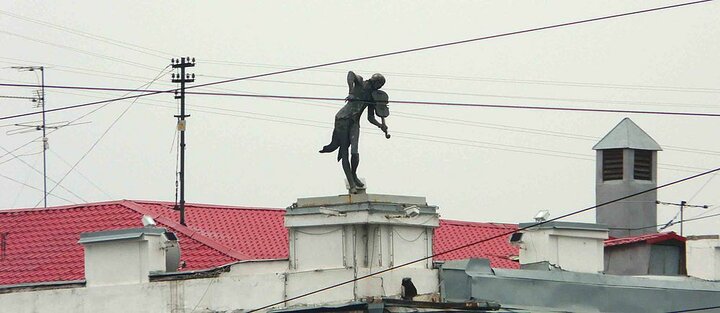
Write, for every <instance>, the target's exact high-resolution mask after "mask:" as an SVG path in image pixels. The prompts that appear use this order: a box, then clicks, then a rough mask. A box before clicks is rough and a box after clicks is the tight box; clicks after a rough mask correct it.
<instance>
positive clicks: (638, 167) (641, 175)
mask: <svg viewBox="0 0 720 313" xmlns="http://www.w3.org/2000/svg"><path fill="white" fill-rule="evenodd" d="M634 173H635V175H634V177H635V179H636V180H652V151H650V150H635V170H634Z"/></svg>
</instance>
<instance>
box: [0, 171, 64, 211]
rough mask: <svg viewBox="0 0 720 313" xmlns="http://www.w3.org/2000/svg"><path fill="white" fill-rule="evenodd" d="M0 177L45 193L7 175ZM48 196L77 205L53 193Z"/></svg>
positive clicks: (0, 175)
mask: <svg viewBox="0 0 720 313" xmlns="http://www.w3.org/2000/svg"><path fill="white" fill-rule="evenodd" d="M0 177H2V178H5V179H7V180H9V181H12V182H16V183H18V184H20V185H23V186H25V187H28V188H30V189H33V190H37V191H39V192H42V193H44V191H43V190H42V189H40V188H37V187H35V186H32V185H29V184H26V183H23V182H21V181H19V180H17V179H15V178H12V177H9V176H5V175H3V174H0ZM48 196H52V197H55V198H58V199H60V200H63V201H66V202H67V203H70V204H75V202H72V201H70V200H68V199H65V198H63V197H60V196H58V195H55V194H52V193H49V192H48ZM36 206H37V205H36Z"/></svg>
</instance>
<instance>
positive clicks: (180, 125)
mask: <svg viewBox="0 0 720 313" xmlns="http://www.w3.org/2000/svg"><path fill="white" fill-rule="evenodd" d="M171 65H172V67H173V68H176V69H177V68H179V69H180V74H177V73H173V74H172V82H173V83H180V93H178V91H177V90H176V91H175V99H180V115H175V117H176V118H177V119H178V122H177V130H178V131H179V132H180V171H179V172H178V176H180V203H179V207H178V209H179V210H180V224H181V225H185V118H186V117H190V115H186V114H185V83H192V82H194V81H195V74H192V75H190V74H188V73H185V69H186V68H188V67H194V66H195V58H192V59H190V57H182V58H180V59H172V60H171Z"/></svg>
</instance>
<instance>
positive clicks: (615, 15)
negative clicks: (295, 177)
mask: <svg viewBox="0 0 720 313" xmlns="http://www.w3.org/2000/svg"><path fill="white" fill-rule="evenodd" d="M710 1H713V0H700V1H692V2H685V3H679V4H673V5H668V6H662V7H655V8H650V9H644V10H638V11H631V12H625V13H620V14H613V15H606V16H601V17H595V18H589V19H583V20H578V21H573V22H566V23H560V24H553V25H548V26H542V27H535V28H529V29H524V30H519V31H513V32H507V33H501V34H496V35H490V36H483V37H477V38H471V39H465V40H458V41H452V42H447V43H441V44H435V45H429V46H424V47H419V48H412V49H405V50H399V51H393V52H387V53H381V54H375V55H370V56H365V57H359V58H352V59H346V60H341V61H335V62H328V63H322V64H317V65H311V66H304V67H298V68H294V69H287V70H281V71H275V72H270V73H265V74H258V75H252V76H245V77H240V78H233V79H226V80H221V81H217V82H212V83H205V84H200V85H195V86H192V87H190V88H200V87H205V86H212V85H217V84H224V83H229V82H234V81H239V80H246V79H253V78H260V77H266V76H271V75H277V74H285V73H291V72H297V71H303V70H309V69H313V68H318V67H326V66H332V65H338V64H344V63H351V62H357V61H364V60H370V59H376V58H382V57H387V56H393V55H399V54H405V53H410V52H418V51H423V50H430V49H436V48H443V47H449V46H455V45H460V44H466V43H471V42H477V41H482V40H488V39H495V38H501V37H507V36H514V35H520V34H525V33H532V32H537V31H543V30H548V29H553V28H562V27H567V26H572V25H579V24H585V23H591V22H597V21H602V20H607V19H613V18H619V17H625V16H630V15H637V14H643V13H649V12H655V11H661V10H667V9H672V8H678V7H683V6H689V5H694V4H700V3H704V2H710Z"/></svg>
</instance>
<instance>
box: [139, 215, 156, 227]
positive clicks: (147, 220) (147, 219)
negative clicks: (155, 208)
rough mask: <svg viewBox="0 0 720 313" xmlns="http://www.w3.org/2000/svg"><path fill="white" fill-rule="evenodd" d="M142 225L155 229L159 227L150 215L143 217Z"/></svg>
mask: <svg viewBox="0 0 720 313" xmlns="http://www.w3.org/2000/svg"><path fill="white" fill-rule="evenodd" d="M142 223H143V227H155V226H157V223H155V220H154V219H153V218H152V217H151V216H149V215H143V217H142Z"/></svg>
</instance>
